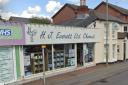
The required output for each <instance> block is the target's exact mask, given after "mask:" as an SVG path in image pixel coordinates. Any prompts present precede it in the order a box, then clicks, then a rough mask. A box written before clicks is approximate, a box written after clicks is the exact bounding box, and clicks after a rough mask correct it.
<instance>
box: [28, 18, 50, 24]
mask: <svg viewBox="0 0 128 85" xmlns="http://www.w3.org/2000/svg"><path fill="white" fill-rule="evenodd" d="M29 22H30V23H35V24H51V20H50V19H48V18H39V17H33V18H29Z"/></svg>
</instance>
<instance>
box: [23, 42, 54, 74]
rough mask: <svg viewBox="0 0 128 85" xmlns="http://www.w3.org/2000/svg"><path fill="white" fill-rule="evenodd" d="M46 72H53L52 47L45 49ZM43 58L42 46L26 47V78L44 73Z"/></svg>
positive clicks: (48, 46)
mask: <svg viewBox="0 0 128 85" xmlns="http://www.w3.org/2000/svg"><path fill="white" fill-rule="evenodd" d="M44 59H45V60H44V61H45V71H49V70H52V46H51V45H46V48H45V49H44ZM43 66H44V65H43V57H42V48H41V45H35V46H24V69H25V76H28V75H31V74H37V73H41V72H43Z"/></svg>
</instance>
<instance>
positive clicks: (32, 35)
mask: <svg viewBox="0 0 128 85" xmlns="http://www.w3.org/2000/svg"><path fill="white" fill-rule="evenodd" d="M101 33H102V30H101V29H86V28H73V27H72V28H71V27H66V28H65V27H59V26H43V25H42V26H36V25H35V26H34V25H26V27H25V36H26V37H25V38H26V39H25V40H26V44H60V43H84V42H100V40H101V38H100V34H101Z"/></svg>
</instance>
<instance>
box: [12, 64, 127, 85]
mask: <svg viewBox="0 0 128 85" xmlns="http://www.w3.org/2000/svg"><path fill="white" fill-rule="evenodd" d="M125 71H128V62H117V63H113V64H109V65H108V66H106V65H105V64H98V65H96V66H93V67H89V68H84V69H79V70H75V71H72V72H68V73H64V74H60V75H56V76H52V77H48V78H46V84H45V85H95V84H94V83H95V82H97V81H99V80H104V79H105V78H108V77H112V76H115V75H117V74H120V73H122V72H125ZM12 85H17V84H12ZM21 85H43V79H39V80H35V81H31V82H28V83H24V84H21ZM97 85H98V84H97Z"/></svg>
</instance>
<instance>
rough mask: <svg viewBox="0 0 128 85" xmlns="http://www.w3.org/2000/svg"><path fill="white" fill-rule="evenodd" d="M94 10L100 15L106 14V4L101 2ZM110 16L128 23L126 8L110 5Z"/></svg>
mask: <svg viewBox="0 0 128 85" xmlns="http://www.w3.org/2000/svg"><path fill="white" fill-rule="evenodd" d="M94 10H96V11H98V12H100V13H106V2H101V3H100V4H99V5H98V6H97V7H95V8H94ZM108 14H109V15H112V16H115V17H117V18H120V19H123V20H126V21H127V22H128V10H127V9H125V8H122V7H119V6H116V5H114V4H110V3H108Z"/></svg>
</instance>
